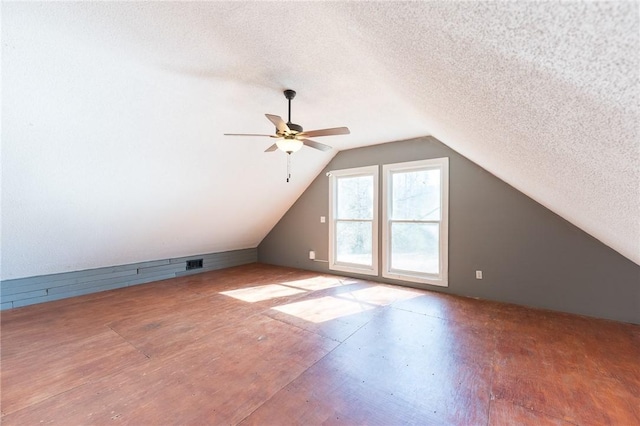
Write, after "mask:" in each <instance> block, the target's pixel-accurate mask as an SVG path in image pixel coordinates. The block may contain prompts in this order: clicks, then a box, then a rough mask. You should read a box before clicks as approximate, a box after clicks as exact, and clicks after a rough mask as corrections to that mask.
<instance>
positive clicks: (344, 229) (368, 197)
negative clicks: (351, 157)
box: [329, 166, 378, 275]
mask: <svg viewBox="0 0 640 426" xmlns="http://www.w3.org/2000/svg"><path fill="white" fill-rule="evenodd" d="M329 224H330V230H329V268H330V269H333V270H338V271H344V272H353V273H358V274H367V275H378V166H370V167H359V168H356V169H347V170H338V171H334V172H331V174H330V178H329Z"/></svg>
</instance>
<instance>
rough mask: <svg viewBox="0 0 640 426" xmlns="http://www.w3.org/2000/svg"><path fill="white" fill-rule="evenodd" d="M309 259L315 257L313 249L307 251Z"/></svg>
mask: <svg viewBox="0 0 640 426" xmlns="http://www.w3.org/2000/svg"><path fill="white" fill-rule="evenodd" d="M309 259H311V260H315V259H316V252H315V251H313V250H310V251H309Z"/></svg>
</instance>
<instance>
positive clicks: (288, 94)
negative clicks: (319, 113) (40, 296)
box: [225, 89, 351, 154]
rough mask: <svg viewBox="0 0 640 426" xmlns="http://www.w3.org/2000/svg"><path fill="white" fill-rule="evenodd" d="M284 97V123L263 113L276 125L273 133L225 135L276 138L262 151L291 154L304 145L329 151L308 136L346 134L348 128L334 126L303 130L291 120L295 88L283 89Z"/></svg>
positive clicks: (327, 147)
mask: <svg viewBox="0 0 640 426" xmlns="http://www.w3.org/2000/svg"><path fill="white" fill-rule="evenodd" d="M284 97H285V98H287V99H288V100H289V119H288V121H287V122H286V123H285V122H284V120H283V119H282V118H280V117H279V116H277V115H273V114H265V116H266V117H267V118H268V119H269V121H271V122H272V123H273V124H274V125H275V126H276V134H275V135H261V134H255V133H225V136H267V137H270V138H275V139H278V141H277V142H276V143H274V144H273V145H271V146H270V147H269V148H267V149H266V150H265V151H264V152H273V151H275V150H277V149H280V150H281V151H284V152H286V153H287V154H291V153H292V152H296V151H298V150H299V149H300V148H302V145H306V146H308V147H311V148H315V149H319V150H320V151H329V150H330V149H331V147H330V146H329V145H325V144H323V143H320V142H316V141H312V140H311V139H309V138H315V137H320V136H334V135H348V134H349V133H351V132H349V129H348V128H346V127H334V128H332V129H321V130H309V131H306V132H305V131H304V130H303V129H302V126H300V125H299V124H295V123H292V122H291V99H293V98H295V97H296V92H295V90H291V89H287V90H285V91H284Z"/></svg>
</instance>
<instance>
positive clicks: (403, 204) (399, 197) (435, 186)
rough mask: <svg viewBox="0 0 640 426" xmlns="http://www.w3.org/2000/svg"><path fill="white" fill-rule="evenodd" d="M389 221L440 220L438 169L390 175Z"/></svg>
mask: <svg viewBox="0 0 640 426" xmlns="http://www.w3.org/2000/svg"><path fill="white" fill-rule="evenodd" d="M391 192H392V194H393V196H392V200H391V203H392V204H391V219H395V220H407V219H409V220H411V219H412V220H440V169H430V170H416V171H409V172H395V173H393V174H392V175H391Z"/></svg>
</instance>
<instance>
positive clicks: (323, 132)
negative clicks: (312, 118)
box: [298, 127, 351, 138]
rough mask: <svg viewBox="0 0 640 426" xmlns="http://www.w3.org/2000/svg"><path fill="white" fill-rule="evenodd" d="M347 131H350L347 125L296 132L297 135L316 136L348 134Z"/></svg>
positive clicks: (304, 136)
mask: <svg viewBox="0 0 640 426" xmlns="http://www.w3.org/2000/svg"><path fill="white" fill-rule="evenodd" d="M349 133H351V132H350V131H349V128H348V127H334V128H333V129H321V130H309V131H308V132H302V133H298V136H302V137H303V138H306V137H310V138H314V137H318V136H333V135H348V134H349Z"/></svg>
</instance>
